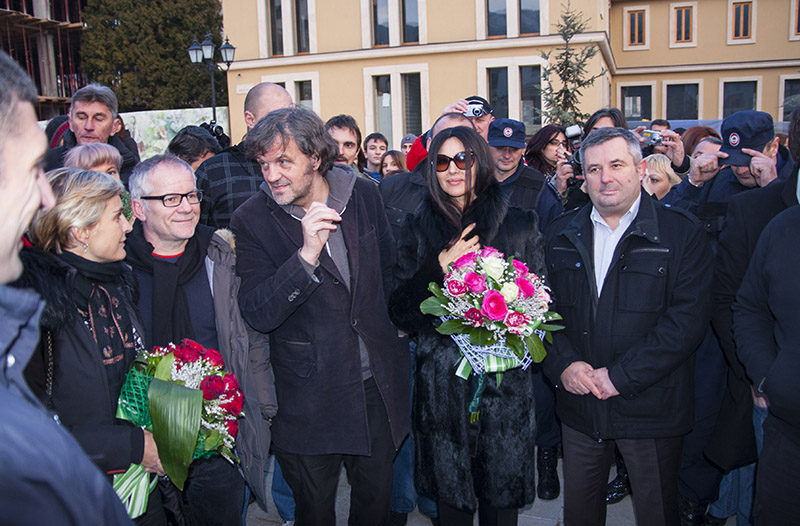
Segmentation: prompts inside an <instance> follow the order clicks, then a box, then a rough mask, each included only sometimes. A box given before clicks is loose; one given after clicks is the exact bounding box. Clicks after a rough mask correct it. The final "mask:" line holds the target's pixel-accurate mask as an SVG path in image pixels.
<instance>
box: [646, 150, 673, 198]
mask: <svg viewBox="0 0 800 526" xmlns="http://www.w3.org/2000/svg"><path fill="white" fill-rule="evenodd" d="M644 160H645V162H646V163H647V171H646V172H645V175H644V179H642V186H643V187H644V189H645V190H646V191H647V193H648V194H650V195H652V196H655V198H656V199H663V198H664V196H665V195H667V194H668V193H669V190H670V188H672V187H673V186H675V185H676V184H678V183H680V182H681V178H680V177H678V175H677V174H676V173H675V170H673V169H672V166H671V164H672V161H670V159H669V157H667V156H666V155H664V154H663V153H654V154H653V155H648V156H647V157H645V158H644Z"/></svg>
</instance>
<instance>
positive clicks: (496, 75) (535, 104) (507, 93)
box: [477, 56, 546, 133]
mask: <svg viewBox="0 0 800 526" xmlns="http://www.w3.org/2000/svg"><path fill="white" fill-rule="evenodd" d="M544 65H546V62H545V61H544V59H542V57H540V56H523V57H511V58H496V59H480V60H478V62H477V66H478V95H480V96H482V97H484V98H485V99H486V100H488V101H489V103H490V104H491V105H492V109H493V110H494V116H495V117H496V118H498V119H499V118H501V117H508V118H510V119H515V120H518V121H522V122H523V123H525V125H526V131H527V132H530V133H532V132H533V131H534V130H535V127H536V126H537V125H540V124H542V118H541V109H542V95H541V88H542V83H544V82H545V81H546V80H545V79H543V78H542V76H541V71H542V66H544Z"/></svg>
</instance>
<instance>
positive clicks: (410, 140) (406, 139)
mask: <svg viewBox="0 0 800 526" xmlns="http://www.w3.org/2000/svg"><path fill="white" fill-rule="evenodd" d="M416 140H417V136H416V135H414V134H413V133H409V134H407V135H405V136H404V137H403V140H402V141H400V146H401V147H402V146H403V145H404V144H414V141H416Z"/></svg>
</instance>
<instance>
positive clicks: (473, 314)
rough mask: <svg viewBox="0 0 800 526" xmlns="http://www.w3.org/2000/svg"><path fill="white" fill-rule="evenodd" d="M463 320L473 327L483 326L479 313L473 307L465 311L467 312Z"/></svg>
mask: <svg viewBox="0 0 800 526" xmlns="http://www.w3.org/2000/svg"><path fill="white" fill-rule="evenodd" d="M464 318H466V319H467V321H468V322H470V324H471V325H472V326H473V327H480V326H481V325H482V324H483V316H481V311H479V310H478V309H476V308H475V307H471V308H469V309H467V312H465V313H464Z"/></svg>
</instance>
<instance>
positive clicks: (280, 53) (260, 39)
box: [222, 0, 800, 148]
mask: <svg viewBox="0 0 800 526" xmlns="http://www.w3.org/2000/svg"><path fill="white" fill-rule="evenodd" d="M797 3H798V0H752V1H746V2H743V1H734V0H702V2H700V1H692V2H677V1H675V2H671V1H668V0H663V1H658V0H651V1H639V2H637V1H613V0H612V1H608V0H572V1H571V7H572V8H573V10H575V11H579V12H581V13H583V15H584V18H585V19H586V21H587V29H586V31H585V32H583V33H581V34H579V35H576V36H575V38H574V39H573V41H572V43H573V44H574V45H576V46H577V47H580V46H585V45H590V44H595V45H597V46H598V47H599V50H600V53H598V54H597V55H596V56H595V57H594V58H593V59H592V62H591V63H590V64H589V68H588V70H587V73H588V74H589V75H592V74H599V73H602V76H601V77H600V78H599V79H598V80H597V81H596V83H595V84H594V86H592V87H591V88H589V89H587V90H586V91H585V92H584V93H583V98H582V108H581V109H582V110H583V111H584V112H588V113H591V112H592V111H594V110H596V109H598V108H601V107H605V106H609V105H614V106H618V107H620V109H622V110H623V111H624V112H625V114H626V116H627V117H628V119H629V120H640V119H644V120H649V119H652V118H657V117H666V118H674V119H679V118H680V119H683V118H686V119H718V118H723V117H724V116H726V115H728V114H730V113H732V112H733V111H736V110H739V109H748V108H749V109H759V110H763V111H767V112H769V113H771V114H772V115H773V117H774V118H775V119H778V120H780V119H782V118H783V115H784V111H785V110H784V107H783V101H784V100H785V99H789V98H790V97H791V96H792V95H793V94H797V93H800V58H798V57H800V20H799V19H798V7H797ZM222 4H223V18H224V27H225V32H226V34H227V35H229V36H230V37H231V39H232V40H235V43H236V46H237V51H236V62H234V63H233V64H232V65H231V68H230V71H229V73H228V93H229V107H230V109H231V112H230V115H231V124H232V136H233V137H234V138H237V137H241V136H242V135H243V133H244V130H245V126H244V120H243V116H242V108H243V101H244V97H245V95H246V93H247V91H248V90H249V89H250V87H252V86H253V85H255V84H257V83H258V82H263V81H270V82H277V83H281V84H283V85H284V86H285V87H286V88H287V89H288V90H289V91H290V92H291V93H292V95H293V97H294V99H295V102H297V103H298V104H301V105H305V106H307V107H309V108H312V109H313V110H314V111H316V112H317V113H318V114H319V115H320V116H321V117H322V118H323V119H327V118H329V117H331V116H333V115H335V114H338V113H348V114H351V115H353V116H354V117H355V118H356V120H357V121H358V122H359V124H360V125H361V128H362V132H364V133H365V134H366V133H370V132H373V131H380V132H382V133H383V134H384V135H386V136H387V137H389V139H390V143H391V145H392V147H394V148H397V147H399V142H400V139H401V138H402V136H403V135H405V134H406V133H415V134H419V133H421V132H422V131H425V130H426V129H427V128H428V127H430V125H431V123H432V122H433V121H434V120H435V119H436V117H437V116H438V115H439V114H440V112H441V110H442V108H444V107H445V106H447V105H448V104H450V103H452V102H453V101H455V100H456V99H459V98H463V97H466V96H469V95H475V94H477V95H480V96H482V97H485V98H486V99H488V100H489V101H490V102H491V103H492V105H493V106H494V107H495V114H496V116H503V117H506V116H507V117H511V118H515V119H519V120H522V121H523V122H525V123H526V125H528V131H529V132H532V131H533V130H535V129H536V128H538V126H540V125H541V123H542V122H541V116H540V114H539V112H538V110H540V109H541V106H542V101H541V97H540V94H539V88H540V87H541V86H542V83H544V82H547V79H545V78H542V66H544V65H545V61H544V60H543V59H542V53H543V52H552V53H553V55H555V54H556V53H557V48H558V47H559V45H560V44H561V43H562V41H561V39H560V37H559V36H558V35H557V33H556V31H557V29H556V25H557V23H558V21H559V19H560V15H561V10H562V4H563V2H562V1H561V0H558V1H552V0H468V1H464V0H461V1H455V0H337V1H336V2H332V1H325V0H256V1H254V2H244V1H242V0H222ZM701 4H702V5H701ZM787 19H788V23H787ZM786 113H787V115H788V112H786Z"/></svg>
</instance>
